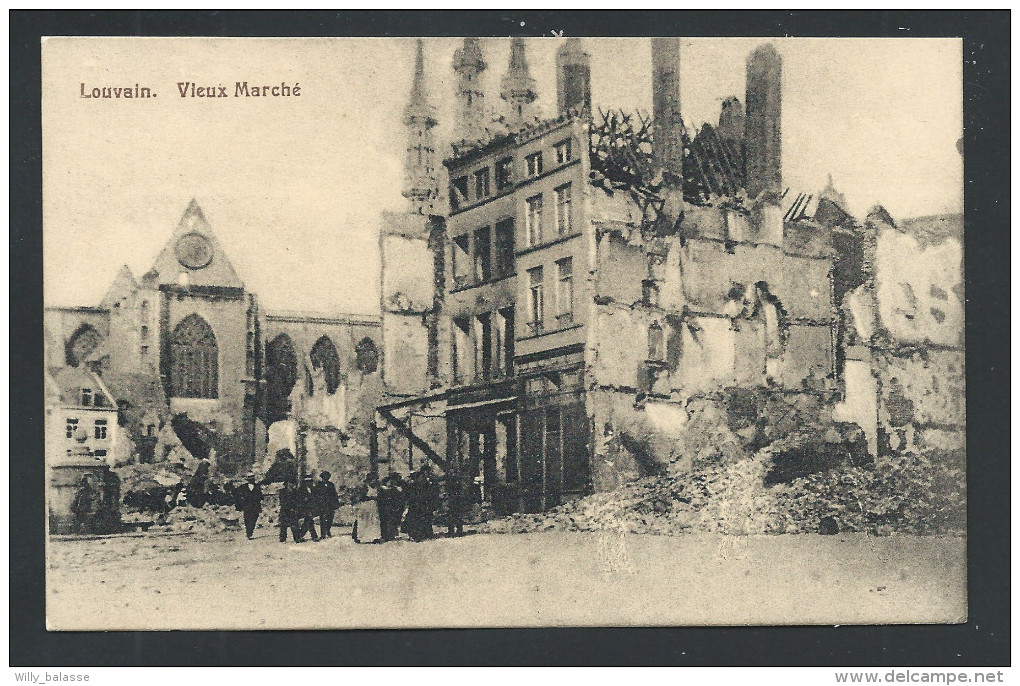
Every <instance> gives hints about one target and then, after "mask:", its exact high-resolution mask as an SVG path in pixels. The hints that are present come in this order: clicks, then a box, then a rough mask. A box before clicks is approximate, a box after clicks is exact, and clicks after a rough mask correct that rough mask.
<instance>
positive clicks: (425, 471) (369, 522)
mask: <svg viewBox="0 0 1020 686" xmlns="http://www.w3.org/2000/svg"><path fill="white" fill-rule="evenodd" d="M331 477H332V475H331V474H330V473H329V472H321V473H320V474H319V478H318V480H316V479H314V478H313V477H312V475H310V474H309V475H307V476H305V477H304V478H303V479H302V480H301V481H300V483H299V482H297V481H296V480H288V481H286V482H285V483H284V487H283V489H282V490H281V491H280V518H279V522H278V526H279V528H280V542H281V543H285V542H286V541H287V532H288V530H289V531H290V535H291V537H292V538H293V540H294V542H295V543H303V542H304V541H305V537H306V536H309V535H310V536H311V538H312V540H313V541H318V540H319V539H320V538H331V537H332V535H333V534H332V528H333V519H334V517H335V515H336V511H337V509H338V508H339V507H340V498H339V495H338V493H337V488H336V485H335V484H334V483H333V482H332V481H331ZM360 496H361V497H360V498H359V499H358V502H357V504H356V505H355V512H356V515H357V518H356V520H355V523H354V529H353V531H352V532H351V536H352V537H353V538H354V540H355V541H356V542H358V543H378V542H386V541H392V540H394V539H396V538H397V536H398V535H399V534H400V533H401V532H403V533H404V534H406V535H407V537H408V538H410V539H411V540H412V541H424V540H426V539H429V538H432V537H433V536H434V535H435V532H434V531H433V526H434V524H433V522H434V518H435V514H436V510H438V509H439V505H440V487H439V480H438V479H437V478H436V477H435V475H434V474H433V472H432V468H431V467H430V466H429V465H427V464H426V465H423V466H422V467H421V468H420V469H418V470H417V471H416V472H413V473H412V474H411V475H410V477H409V478H408V479H404V477H403V476H401V475H400V474H397V473H394V474H390V475H389V476H387V477H385V478H383V479H382V480H381V481H380V480H379V479H378V478H377V477H376V476H375V475H369V477H368V478H367V479H366V480H365V485H364V487H363V488H362V491H361V494H360ZM234 497H235V505H236V507H237V509H238V510H240V511H241V512H242V513H243V515H244V530H245V534H246V535H247V537H248V538H249V539H251V538H253V537H254V534H255V526H256V524H257V523H258V519H259V516H260V514H261V513H262V497H263V493H262V488H261V486H260V484H259V483H258V482H257V480H256V478H255V475H254V474H253V473H251V474H248V477H247V482H246V483H244V484H242V485H241V486H239V487H238V488H237V490H236V491H235V493H234ZM316 517H317V518H318V519H319V522H318V524H319V526H318V531H316V523H315V519H316Z"/></svg>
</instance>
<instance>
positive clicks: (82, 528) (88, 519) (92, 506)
mask: <svg viewBox="0 0 1020 686" xmlns="http://www.w3.org/2000/svg"><path fill="white" fill-rule="evenodd" d="M90 477H91V475H90V474H86V475H85V476H83V477H82V478H81V481H80V482H79V484H78V490H77V491H75V493H74V500H73V501H71V514H73V515H74V529H75V531H76V532H78V533H89V532H90V531H91V529H92V523H93V519H94V518H95V514H96V511H97V510H98V508H99V497H100V496H99V493H98V492H97V491H96V489H95V487H94V486H93V485H92V479H91V478H90Z"/></svg>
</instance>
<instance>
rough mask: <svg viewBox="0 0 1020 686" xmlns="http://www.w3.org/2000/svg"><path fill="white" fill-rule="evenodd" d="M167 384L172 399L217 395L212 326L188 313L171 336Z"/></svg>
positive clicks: (216, 353)
mask: <svg viewBox="0 0 1020 686" xmlns="http://www.w3.org/2000/svg"><path fill="white" fill-rule="evenodd" d="M170 386H171V389H172V393H173V397H175V398H218V397H219V395H220V392H219V390H220V384H219V349H218V347H217V345H216V335H215V334H214V333H213V330H212V327H211V326H209V324H208V323H207V322H206V321H205V320H204V319H202V318H201V317H200V316H198V315H197V314H192V315H188V316H187V317H185V318H184V319H182V320H181V323H180V324H178V325H177V327H176V328H175V329H174V332H173V335H172V336H171V337H170Z"/></svg>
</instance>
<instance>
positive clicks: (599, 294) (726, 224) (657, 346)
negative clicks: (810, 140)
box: [377, 39, 839, 512]
mask: <svg viewBox="0 0 1020 686" xmlns="http://www.w3.org/2000/svg"><path fill="white" fill-rule="evenodd" d="M471 47H472V49H474V47H476V46H475V45H474V44H472V46H471ZM568 48H569V49H568ZM518 49H523V48H522V47H521V46H518ZM652 49H653V69H654V71H655V74H654V77H655V78H653V88H654V89H655V90H656V92H655V98H654V101H655V105H656V116H657V119H656V120H651V119H649V118H647V117H640V116H638V117H631V116H629V115H623V114H620V115H617V114H616V113H605V112H600V113H597V114H595V115H593V114H592V113H591V111H590V105H589V104H588V103H590V99H589V98H590V96H589V95H587V94H588V93H590V85H589V84H588V83H587V76H588V75H589V74H590V69H589V66H588V62H587V60H586V55H587V53H586V51H585V50H584V48H583V43H582V42H579V41H577V40H576V39H574V40H573V41H572V42H571V43H570V45H569V46H567V45H566V44H565V48H564V52H565V54H566V55H567V56H569V57H570V59H566V58H564V59H562V60H559V61H558V65H559V68H560V69H565V67H566V66H568V65H569V66H570V67H571V68H570V70H569V71H570V73H569V74H568V73H566V71H564V73H563V74H560V73H558V74H557V77H558V84H559V90H560V91H561V92H560V94H559V95H560V98H559V99H560V101H561V112H560V115H559V116H558V117H557V118H555V119H551V120H548V121H545V122H542V123H538V124H534V125H529V126H525V127H523V128H521V129H520V130H519V131H516V132H512V133H510V134H508V135H503V136H499V137H496V138H493V139H491V140H489V141H487V142H484V143H482V144H479V145H477V146H472V147H469V148H467V149H465V148H464V146H463V145H457V146H456V147H455V150H456V154H455V155H454V156H453V157H451V158H449V159H447V160H446V161H445V162H444V166H445V167H446V169H447V172H448V177H449V202H450V206H449V210H448V212H447V213H446V215H445V216H444V217H438V216H435V217H431V218H428V219H427V220H426V218H424V217H419V218H418V219H417V220H416V221H417V222H418V223H417V226H418V227H420V228H418V229H417V230H416V232H414V231H406V230H401V229H389V228H386V227H392V226H397V225H398V224H399V223H400V222H396V221H393V220H392V219H385V220H384V231H383V237H382V243H383V250H382V256H383V278H382V282H383V313H384V314H383V329H384V340H385V341H386V342H385V346H386V355H385V364H386V369H385V379H386V392H387V401H388V402H387V403H386V404H385V405H383V406H380V408H379V412H378V414H377V420H378V421H379V422H380V424H381V432H382V434H381V435H382V436H384V440H383V441H381V442H380V444H379V446H378V450H379V452H378V460H379V463H380V466H381V467H383V466H384V467H385V468H386V469H389V470H399V471H407V470H408V469H409V468H412V465H413V460H412V458H413V456H414V455H415V454H416V453H417V455H418V459H419V460H420V459H423V458H424V459H429V460H431V461H432V462H434V463H435V464H436V465H437V466H438V467H439V468H440V469H441V470H442V471H444V472H445V473H446V474H447V476H448V477H450V478H451V479H454V480H455V481H456V482H457V484H459V485H454V486H452V487H455V488H461V489H466V490H467V492H468V494H469V496H470V498H471V499H473V500H475V501H476V502H480V503H483V504H486V503H487V504H488V505H489V506H491V507H493V508H494V509H496V510H497V511H506V512H508V511H537V510H542V509H548V508H549V507H553V506H555V505H557V504H559V503H561V502H563V501H564V500H566V499H570V498H574V497H578V496H580V495H583V494H586V493H589V492H591V491H593V490H594V491H601V490H608V489H612V488H615V487H617V486H619V485H620V484H622V483H624V482H626V481H629V480H632V479H634V478H637V477H639V476H642V475H647V474H652V473H659V472H662V471H666V470H673V471H676V470H679V471H683V470H686V469H689V468H690V466H691V465H692V464H693V463H694V462H695V461H697V460H709V459H726V458H727V457H728V456H736V455H737V454H738V453H742V451H745V450H748V449H751V448H756V447H761V446H764V445H766V444H768V443H769V442H771V441H773V440H775V439H777V438H781V437H783V436H786V435H788V434H789V433H791V432H794V431H798V430H802V429H803V428H805V427H807V426H825V425H829V424H831V422H832V421H833V418H832V408H833V406H834V404H835V402H836V400H837V399H838V393H839V384H838V381H837V378H836V371H837V370H836V354H835V343H836V336H837V328H838V317H837V314H836V313H837V308H836V307H835V301H834V296H833V266H834V254H835V253H834V250H833V246H832V240H831V229H832V222H829V221H826V222H825V223H819V222H818V221H815V220H813V219H811V218H810V217H807V216H806V214H804V213H803V212H801V213H797V214H795V215H792V216H795V217H796V219H791V220H790V221H785V222H784V214H785V213H784V210H783V207H782V205H783V199H782V193H780V192H779V189H778V188H777V183H779V181H778V178H777V176H776V175H777V173H778V170H779V169H780V168H781V160H780V159H779V157H778V156H779V155H780V149H781V146H780V145H779V144H778V142H779V140H780V138H779V136H780V131H779V117H780V112H781V108H780V99H779V94H780V92H781V71H782V65H781V61H780V59H779V56H778V54H777V53H776V52H775V50H774V49H772V48H767V49H763V50H761V49H760V50H757V51H755V52H754V53H753V54H752V56H751V57H750V58H749V63H748V76H749V83H748V93H747V94H745V95H746V98H747V102H749V103H751V105H750V106H749V108H748V112H747V113H746V114H745V113H744V111H743V108H742V106H741V104H740V101H739V100H738V99H737V98H729V99H727V100H726V102H725V103H724V106H723V112H722V113H721V115H720V126H719V128H718V129H714V128H713V127H711V126H709V125H705V126H704V127H702V130H701V132H700V133H699V134H698V136H695V137H693V138H692V137H691V136H689V135H688V133H687V131H686V130H685V128H684V125H683V122H682V119H681V117H680V115H679V109H680V94H679V83H678V79H677V78H676V74H677V73H678V68H679V65H678V64H676V60H677V59H679V57H678V55H679V43H678V42H676V41H675V39H655V41H653V48H652ZM560 63H562V64H560ZM580 75H584V83H576V82H575V81H576V79H578V78H580ZM565 83H566V84H568V85H569V87H565V86H564V84H565ZM564 93H567V94H569V93H575V95H574V96H572V97H570V98H566V97H565V96H564ZM564 102H569V103H572V105H571V107H565V106H563V103H564ZM745 132H746V133H745ZM745 136H749V137H751V138H752V139H753V140H748V141H745ZM759 139H760V140H759ZM458 143H462V141H460V140H459V139H458ZM745 151H746V153H745ZM745 156H746V157H748V158H750V159H747V160H746V162H745ZM759 158H761V159H759ZM749 177H750V178H749ZM752 182H753V183H752ZM745 185H747V186H752V185H753V186H754V187H755V188H757V189H758V191H757V193H756V194H755V195H753V196H751V195H749V194H748V192H747V191H746V190H745ZM407 216H408V217H411V218H413V217H415V214H414V213H413V212H411V213H409V214H408V215H407ZM428 227H431V228H428ZM429 250H431V252H432V259H431V260H429V259H427V258H426V254H427V251H429ZM412 275H413V277H412ZM410 281H414V282H415V283H409V282H410ZM397 284H400V286H399V288H398V286H397ZM429 285H431V286H432V290H429V288H428V286H429ZM398 293H399V294H400V295H402V296H405V297H403V298H402V299H400V298H397V297H396V296H397V294H398ZM430 301H431V303H432V306H431V308H430V307H429V306H428V304H429V302H430ZM401 303H402V307H401V306H398V305H400V304H401ZM402 309H403V311H402ZM388 318H389V319H392V320H393V323H389V322H388V321H387V319H388ZM398 330H399V331H401V332H402V333H401V334H400V335H397V334H396V332H397V331H398ZM433 359H435V366H433V365H432V364H431V360H433ZM391 364H392V366H391ZM415 394H418V395H415ZM419 427H420V428H419Z"/></svg>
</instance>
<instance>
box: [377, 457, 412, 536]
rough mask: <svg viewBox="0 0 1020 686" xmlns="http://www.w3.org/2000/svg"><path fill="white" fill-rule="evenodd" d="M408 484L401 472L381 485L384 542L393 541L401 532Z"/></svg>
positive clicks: (389, 477)
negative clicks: (405, 491) (405, 492)
mask: <svg viewBox="0 0 1020 686" xmlns="http://www.w3.org/2000/svg"><path fill="white" fill-rule="evenodd" d="M406 486H407V484H406V483H404V477H402V476H401V475H400V473H399V472H394V473H393V474H390V475H389V476H387V477H386V478H385V479H383V480H382V482H381V483H380V484H379V500H378V502H379V524H380V528H381V530H382V540H384V541H392V540H393V539H395V538H396V537H397V533H398V532H399V531H400V520H401V519H402V518H403V516H404V503H405V496H404V490H405V488H406Z"/></svg>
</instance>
